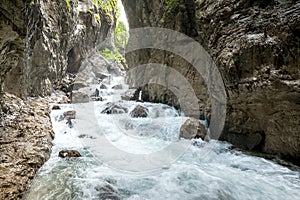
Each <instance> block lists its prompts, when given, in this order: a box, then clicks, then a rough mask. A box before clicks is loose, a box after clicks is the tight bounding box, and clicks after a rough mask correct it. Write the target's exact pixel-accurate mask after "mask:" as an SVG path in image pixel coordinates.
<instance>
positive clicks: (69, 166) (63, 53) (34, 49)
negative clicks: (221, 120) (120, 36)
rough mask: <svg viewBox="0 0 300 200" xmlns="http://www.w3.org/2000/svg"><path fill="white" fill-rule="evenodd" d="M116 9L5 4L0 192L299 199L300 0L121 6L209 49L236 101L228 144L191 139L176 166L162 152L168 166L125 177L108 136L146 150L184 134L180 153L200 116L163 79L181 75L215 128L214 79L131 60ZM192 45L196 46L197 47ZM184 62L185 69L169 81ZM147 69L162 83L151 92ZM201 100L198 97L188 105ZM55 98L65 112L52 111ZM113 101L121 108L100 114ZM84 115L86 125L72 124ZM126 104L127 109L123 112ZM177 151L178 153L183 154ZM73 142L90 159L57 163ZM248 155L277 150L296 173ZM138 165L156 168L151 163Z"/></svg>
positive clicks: (12, 195)
mask: <svg viewBox="0 0 300 200" xmlns="http://www.w3.org/2000/svg"><path fill="white" fill-rule="evenodd" d="M118 3H119V4H120V1H119V2H117V1H114V0H107V1H105V0H103V1H102V0H99V1H98V0H65V1H60V0H53V1H47V0H33V1H29V0H2V1H1V4H0V15H1V19H0V41H1V43H0V50H1V51H0V62H1V64H0V119H1V123H0V150H1V155H0V159H1V163H0V169H1V170H0V178H1V179H0V180H1V181H0V199H21V198H25V199H170V198H172V199H182V198H184V197H185V198H186V199H199V198H200V199H253V198H257V199H263V198H269V199H282V198H288V197H289V198H288V199H296V198H297V197H298V196H299V191H300V188H299V187H300V186H299V185H300V183H299V169H298V168H297V166H295V165H293V164H296V165H298V166H299V165H300V160H299V155H300V133H299V130H300V121H299V119H300V68H299V63H300V60H299V58H300V57H299V37H300V2H299V1H296V0H272V1H264V0H261V1H258V0H257V1H256V0H231V1H229V0H155V1H141V0H122V3H123V5H124V9H125V12H126V15H127V19H128V23H129V31H133V30H135V29H137V28H146V27H160V28H167V29H170V30H174V31H178V32H180V33H182V34H185V35H186V36H188V37H189V38H191V39H192V40H193V41H196V42H197V43H199V44H200V45H201V46H202V47H203V48H204V50H205V51H207V53H208V54H209V55H210V56H211V58H212V60H213V62H214V63H215V66H216V67H217V70H218V71H219V73H220V76H221V77H222V80H223V82H222V84H223V85H224V89H225V90H224V91H225V93H224V94H225V97H226V118H225V124H224V127H223V129H222V133H221V135H220V138H212V140H210V141H209V138H208V139H207V140H206V141H203V140H201V139H193V140H192V141H189V142H191V144H190V145H191V146H189V147H188V148H184V149H185V150H186V151H183V152H182V155H181V157H178V159H177V157H176V156H175V157H176V159H173V157H172V156H171V157H172V162H171V164H170V163H167V164H166V163H165V164H163V165H162V166H161V167H157V166H159V165H160V164H161V163H159V161H160V159H157V160H155V161H157V162H158V163H159V165H157V166H156V168H155V169H159V170H158V172H155V173H152V174H151V173H150V174H147V175H139V176H135V175H133V176H132V175H131V174H130V173H128V174H127V173H124V171H122V170H124V169H127V170H125V171H128V168H126V162H125V163H124V161H123V162H121V161H120V163H122V166H123V167H124V168H122V167H121V169H120V168H118V167H117V170H115V169H114V168H115V166H116V165H119V163H118V159H117V158H119V157H116V154H114V152H112V151H111V149H110V148H108V147H106V146H105V145H104V143H99V140H98V139H101V138H102V136H101V135H102V134H103V135H105V137H107V138H109V141H110V142H111V143H112V144H114V145H115V146H118V147H120V148H121V149H122V148H123V149H122V150H124V151H125V152H126V151H129V152H131V153H132V154H134V155H135V154H141V153H142V154H143V153H145V152H148V151H149V152H155V151H157V150H158V149H160V150H161V149H164V147H165V146H164V145H167V144H170V143H173V144H177V142H178V148H179V146H180V145H182V143H184V142H185V140H184V139H180V140H178V137H179V136H178V134H179V129H180V126H181V125H182V124H183V123H184V121H185V120H186V119H187V118H188V117H190V115H189V114H188V113H184V109H183V108H182V107H181V104H180V102H179V99H178V95H177V96H176V93H174V92H172V90H170V88H168V87H165V86H168V85H171V84H170V81H171V82H172V81H173V82H174V83H176V81H178V79H177V77H178V76H179V75H180V76H182V77H184V80H186V81H187V83H186V84H187V85H190V86H191V88H192V90H193V92H194V94H195V96H196V103H197V105H195V104H191V105H192V108H193V109H194V110H196V112H197V113H198V114H199V116H198V119H199V120H200V121H201V122H202V123H203V124H205V125H206V128H207V127H208V126H209V125H210V124H211V123H215V121H214V122H212V121H211V116H212V112H213V111H212V105H211V104H212V97H215V96H213V95H211V93H210V92H211V90H210V86H209V88H208V85H207V82H206V81H205V77H203V76H202V75H201V74H200V73H199V72H197V70H196V69H195V67H193V65H192V64H191V63H189V60H187V59H185V58H182V57H180V56H179V55H176V54H174V52H173V53H172V52H168V51H165V50H162V49H140V50H136V51H131V52H130V53H127V54H126V56H125V57H126V62H127V64H125V63H124V59H123V58H122V57H120V55H119V54H123V53H124V51H125V49H123V48H122V47H120V46H118V44H115V43H116V40H115V38H114V33H115V29H116V27H117V24H118V22H117V19H118V15H119V14H118V12H117V10H118V8H117V7H118V6H117V4H118ZM129 33H130V32H129ZM149 33H150V32H149ZM133 35H134V34H131V35H130V36H129V41H128V42H129V44H128V45H130V42H132V41H133V40H134V39H135V38H134V37H133ZM164 36H165V35H161V40H163V38H164ZM141 38H142V39H141V41H133V42H137V43H141V44H142V43H143V42H147V41H146V40H147V33H145V35H143V36H142V37H141ZM158 39H160V38H158ZM174 43H176V41H175V40H174ZM184 45H186V44H182V46H178V49H184ZM116 49H117V50H116ZM187 51H190V52H187V54H191V53H192V52H193V51H195V49H192V48H190V49H188V50H187ZM99 52H100V53H101V55H100V54H99ZM148 63H155V64H161V65H158V66H161V68H160V70H155V69H156V68H153V69H154V70H152V71H151V73H149V72H147V69H148V68H146V67H144V68H140V70H138V71H137V72H136V73H132V72H133V71H134V68H135V67H137V66H143V64H148ZM166 66H169V67H170V68H169V67H166ZM164 67H166V68H165V69H164ZM162 69H163V70H162ZM172 70H174V71H176V73H178V76H175V77H172V76H169V75H168V74H171V72H172ZM162 71H163V73H162ZM174 73H175V72H174ZM140 75H141V76H140ZM74 77H75V78H74ZM136 77H139V78H140V79H143V80H151V83H149V84H145V85H143V86H139V85H138V82H139V80H138V79H137V78H136ZM162 77H163V78H162ZM124 78H125V79H124ZM74 81H75V82H74ZM212 84H214V81H212ZM127 89H129V90H127ZM97 91H98V92H97ZM129 93H130V94H129ZM128 94H129V95H128ZM121 97H122V98H121ZM93 100H95V101H93ZM98 100H99V102H98ZM136 100H138V101H137V102H136ZM192 100H193V99H192V98H190V97H189V96H186V100H185V101H187V102H189V101H192ZM89 101H90V102H89ZM84 102H85V103H84ZM87 102H89V103H87ZM70 103H72V104H70ZM111 103H112V104H111ZM114 103H115V104H114ZM89 104H91V105H93V106H92V107H88V108H91V109H86V112H87V113H89V114H90V115H87V114H86V115H81V114H82V113H80V112H79V111H78V110H77V109H79V110H80V109H83V108H85V107H84V105H89ZM165 104H166V105H165ZM108 105H109V106H108ZM138 105H140V106H143V107H145V108H146V110H145V113H146V114H144V116H146V117H143V118H134V117H133V115H131V114H129V113H130V112H131V111H133V109H134V108H135V106H138ZM54 106H58V107H59V108H60V109H61V110H52V111H51V109H50V108H54ZM78 106H79V108H77V109H76V107H78ZM80 106H83V108H80ZM107 107H108V108H109V109H111V110H110V111H109V113H108V112H105V113H101V112H103V110H104V109H105V108H107ZM73 109H75V110H76V113H77V114H76V119H73V118H72V119H70V120H66V119H60V118H61V116H62V115H63V112H65V111H70V110H73ZM120 109H121V110H122V109H123V110H124V112H125V110H127V111H126V112H125V113H123V112H122V113H121V114H119V113H118V112H119V110H120ZM91 110H92V112H91V113H90V112H88V111H91ZM181 111H182V112H181ZM114 112H117V113H114ZM111 113H112V115H110V114H111ZM91 115H95V117H96V120H98V121H97V123H95V124H94V126H97V127H98V126H99V127H98V128H99V129H100V130H101V131H100V132H101V134H100V133H99V134H100V135H97V134H96V135H95V134H94V133H93V128H92V127H89V126H87V127H84V129H83V130H84V131H83V133H82V132H80V131H79V132H76V131H75V130H77V131H78V130H80V122H81V120H83V118H86V116H91ZM87 119H89V118H87ZM86 124H87V125H89V123H88V122H86ZM118 128H119V129H118ZM86 130H88V131H86ZM120 130H121V131H120ZM208 132H209V130H208ZM122 134H124V135H122ZM210 134H213V133H210ZM141 136H142V139H141V138H140V137H141ZM128 137H129V139H128ZM130 137H132V138H133V139H130ZM136 137H137V138H136ZM144 137H146V139H145V138H144ZM147 137H148V138H147ZM53 139H54V140H53ZM214 139H219V141H217V140H214ZM52 140H53V141H52ZM135 140H137V141H135ZM87 141H89V142H87ZM91 141H93V142H94V143H95V142H97V144H99V146H101V147H102V148H103V149H100V152H104V153H103V154H102V153H101V154H100V155H97V153H96V150H91V149H92V148H93V147H95V146H97V145H96V144H94V143H93V142H91ZM100 141H102V142H103V140H100ZM225 141H227V142H229V143H227V142H225ZM82 142H83V143H82ZM131 142H133V143H131ZM134 142H136V143H134ZM140 142H141V143H140ZM187 142H188V141H187ZM53 144H54V146H53V148H52V145H53ZM139 145H140V146H139ZM175 147H176V148H174V151H171V155H172V153H174V152H176V151H178V149H177V146H176V145H175ZM51 148H52V153H51ZM65 148H67V149H75V150H77V151H79V152H80V153H81V155H82V158H74V159H73V158H72V159H69V160H68V159H67V160H63V159H61V158H59V157H58V152H59V151H60V150H64V149H65ZM243 150H246V154H244V153H243V152H244V151H243ZM149 152H148V153H149ZM249 152H250V154H255V155H260V156H264V157H267V158H269V159H274V158H275V159H276V160H277V162H279V163H281V164H283V165H287V166H289V167H290V169H289V168H286V167H284V166H281V165H279V164H276V163H274V162H273V161H270V160H265V159H263V158H259V157H255V156H251V155H247V154H249ZM148 153H146V154H148ZM169 153H170V152H169ZM176 155H177V154H176ZM204 155H205V156H204ZM101 156H102V157H101ZM49 158H50V159H49ZM98 158H100V159H99V160H98ZM167 158H168V157H166V159H167ZM48 159H49V160H48ZM128 159H129V158H128ZM162 159H164V157H162ZM281 159H283V160H281ZM47 160H48V161H47ZM124 160H125V161H126V159H125V158H124ZM46 161H47V162H46ZM131 161H132V160H131ZM146 161H147V159H145V163H147V162H146ZM45 162H46V163H45ZM44 163H45V164H44ZM116 163H118V164H116ZM128 163H129V162H128ZM106 164H107V165H108V166H107V165H106ZM114 164H115V166H114ZM148 164H149V165H151V162H149V163H148ZM169 164H170V165H169ZM109 166H111V167H109ZM41 167H42V168H41ZM130 167H136V168H139V167H140V168H142V167H145V166H144V165H143V162H139V163H134V166H130ZM40 168H41V169H40ZM39 169H40V171H39V173H38V174H37V175H36V176H35V174H36V173H37V172H38V170H39ZM118 170H121V172H120V171H118ZM129 171H130V170H129ZM230 176H232V177H230ZM248 180H251V181H248ZM244 182H247V183H244ZM275 183H276V184H275ZM30 186H31V187H30ZM29 187H30V189H29Z"/></svg>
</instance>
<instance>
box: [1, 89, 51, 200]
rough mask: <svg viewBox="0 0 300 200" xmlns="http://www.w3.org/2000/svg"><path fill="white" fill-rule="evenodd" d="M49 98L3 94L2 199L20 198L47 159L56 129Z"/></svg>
mask: <svg viewBox="0 0 300 200" xmlns="http://www.w3.org/2000/svg"><path fill="white" fill-rule="evenodd" d="M49 102H50V98H35V99H30V100H26V101H24V100H22V99H20V98H18V97H16V96H14V95H10V94H4V95H3V99H2V102H1V108H2V109H1V111H0V133H1V135H0V152H1V154H0V199H21V197H22V192H24V191H25V190H26V189H27V187H28V186H29V184H30V183H31V181H32V179H33V177H34V176H35V174H36V172H37V171H38V169H39V168H40V167H41V166H42V165H43V164H44V163H45V162H46V161H47V160H48V158H49V156H50V153H51V147H52V142H51V141H52V139H53V138H54V132H53V130H52V125H51V121H50V108H49V106H48V105H49V104H48V103H49Z"/></svg>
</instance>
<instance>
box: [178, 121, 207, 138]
mask: <svg viewBox="0 0 300 200" xmlns="http://www.w3.org/2000/svg"><path fill="white" fill-rule="evenodd" d="M206 134H207V131H206V129H205V126H204V125H203V124H201V123H200V122H199V120H197V119H196V118H193V117H191V118H189V119H187V120H186V121H185V122H184V124H183V125H182V126H181V128H180V137H182V138H184V139H193V138H201V139H202V140H204V139H205V137H206Z"/></svg>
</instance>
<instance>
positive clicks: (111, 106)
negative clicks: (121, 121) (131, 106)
mask: <svg viewBox="0 0 300 200" xmlns="http://www.w3.org/2000/svg"><path fill="white" fill-rule="evenodd" d="M106 105H107V107H106V108H105V109H104V110H103V111H102V112H101V113H103V114H122V113H127V112H128V109H127V108H125V107H123V106H121V105H117V104H115V103H108V104H106Z"/></svg>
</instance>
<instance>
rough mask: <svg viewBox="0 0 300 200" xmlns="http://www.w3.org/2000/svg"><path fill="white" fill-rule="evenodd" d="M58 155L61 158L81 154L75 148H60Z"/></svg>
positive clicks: (74, 156) (79, 155)
mask: <svg viewBox="0 0 300 200" xmlns="http://www.w3.org/2000/svg"><path fill="white" fill-rule="evenodd" d="M58 156H59V157H61V158H76V157H81V154H80V153H79V152H78V151H76V150H61V151H60V152H59V153H58Z"/></svg>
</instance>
